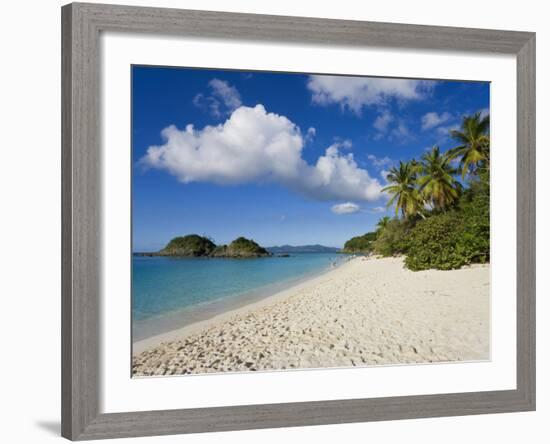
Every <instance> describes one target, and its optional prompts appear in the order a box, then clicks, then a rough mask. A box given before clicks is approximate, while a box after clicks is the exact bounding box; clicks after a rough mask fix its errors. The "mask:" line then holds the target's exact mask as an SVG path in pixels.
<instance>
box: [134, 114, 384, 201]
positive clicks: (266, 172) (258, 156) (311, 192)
mask: <svg viewBox="0 0 550 444" xmlns="http://www.w3.org/2000/svg"><path fill="white" fill-rule="evenodd" d="M162 137H163V139H164V141H165V142H164V144H163V145H159V146H151V147H149V148H148V150H147V153H146V154H145V156H144V157H143V158H142V159H141V160H140V161H139V163H140V164H141V165H142V166H143V167H146V168H155V169H159V170H164V171H167V172H169V173H170V174H172V175H173V176H175V177H177V178H178V180H180V181H181V182H183V183H190V182H210V183H215V184H220V185H226V184H245V183H262V182H263V183H266V182H267V183H278V184H281V185H283V186H285V187H287V188H288V189H291V190H294V191H296V192H299V193H301V194H302V195H304V196H307V197H309V198H312V199H316V200H355V201H374V200H377V199H379V198H380V197H383V193H381V189H382V185H381V184H380V182H379V181H378V179H376V178H373V177H371V176H370V175H369V173H368V171H367V170H364V169H361V168H360V167H359V166H358V165H357V163H356V161H355V159H354V157H353V153H342V152H341V149H342V148H343V147H345V146H346V144H347V142H337V143H334V144H333V145H331V146H330V147H328V148H327V149H326V151H325V153H324V155H322V156H320V157H319V158H318V159H317V161H316V162H315V163H314V164H309V163H307V162H306V161H305V160H304V159H303V158H302V150H303V148H304V143H305V137H304V136H303V135H302V133H301V131H300V129H299V128H298V126H297V125H295V124H294V123H293V122H291V121H290V120H289V119H287V118H286V117H285V116H282V115H278V114H275V113H269V112H267V111H266V110H265V108H264V107H263V105H256V106H255V107H246V106H241V107H239V108H237V109H236V110H235V111H234V112H233V113H232V114H231V116H230V117H229V118H228V119H227V120H226V121H225V122H224V123H222V124H219V125H216V126H206V127H204V128H203V129H196V128H194V127H193V125H187V126H186V127H185V129H178V128H176V127H175V126H173V125H171V126H169V127H167V128H165V129H164V130H163V131H162Z"/></svg>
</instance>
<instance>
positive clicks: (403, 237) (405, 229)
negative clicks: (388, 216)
mask: <svg viewBox="0 0 550 444" xmlns="http://www.w3.org/2000/svg"><path fill="white" fill-rule="evenodd" d="M413 225H414V223H413V222H412V221H410V220H407V219H404V220H399V219H393V220H391V221H390V222H389V223H388V224H387V225H386V227H385V228H384V229H383V230H380V232H379V234H378V237H377V239H376V241H375V242H374V244H373V250H374V252H375V253H376V254H380V255H382V256H395V255H399V254H403V253H405V252H406V251H407V247H408V244H407V238H408V234H409V231H410V229H411V227H412V226H413Z"/></svg>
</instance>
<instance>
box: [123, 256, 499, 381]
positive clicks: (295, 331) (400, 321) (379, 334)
mask: <svg viewBox="0 0 550 444" xmlns="http://www.w3.org/2000/svg"><path fill="white" fill-rule="evenodd" d="M132 359H133V362H132V374H133V376H159V375H181V374H201V373H211V372H235V371H239V372H240V371H258V370H285V369H298V368H300V369H306V368H328V367H350V366H368V365H388V364H407V363H433V362H454V361H483V360H488V359H490V267H489V265H474V266H469V267H465V268H462V269H459V270H450V271H442V270H426V271H418V272H413V271H410V270H407V269H405V268H404V266H403V258H366V257H357V258H354V259H351V260H349V261H347V262H346V263H344V264H342V265H340V266H339V267H337V268H336V269H332V270H329V271H328V272H326V273H323V274H321V275H319V276H317V277H314V278H312V279H309V280H306V281H305V282H302V283H300V284H298V285H295V286H292V287H290V288H288V289H286V290H283V291H280V292H278V293H275V294H274V295H271V296H269V297H266V298H264V299H262V300H260V301H257V302H254V303H252V304H247V305H245V306H243V307H240V308H237V309H234V310H230V311H227V312H225V313H223V314H220V315H218V316H214V317H213V318H210V319H208V320H205V321H201V322H197V323H194V324H191V325H188V326H186V327H183V328H180V329H175V330H172V331H170V332H167V333H165V334H161V335H157V336H154V337H151V338H149V339H146V340H143V341H137V342H136V343H135V344H133V358H132Z"/></svg>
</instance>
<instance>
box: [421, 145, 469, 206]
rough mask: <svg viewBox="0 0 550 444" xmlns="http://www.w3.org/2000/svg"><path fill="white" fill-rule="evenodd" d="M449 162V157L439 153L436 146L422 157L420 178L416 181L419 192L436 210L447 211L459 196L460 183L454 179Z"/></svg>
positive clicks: (453, 171)
mask: <svg viewBox="0 0 550 444" xmlns="http://www.w3.org/2000/svg"><path fill="white" fill-rule="evenodd" d="M450 161H451V158H450V157H449V156H445V155H442V154H441V153H440V151H439V147H438V146H434V147H433V148H432V150H431V151H430V152H429V153H426V154H424V156H422V164H421V176H419V177H418V179H417V183H418V185H419V191H420V192H421V194H422V196H423V197H424V199H425V201H426V202H429V203H430V204H431V205H432V207H433V208H435V209H437V210H442V211H443V210H445V209H447V208H448V207H449V206H450V205H452V204H453V203H454V202H455V201H456V200H457V199H458V197H459V195H460V191H461V185H460V182H458V181H457V180H455V178H454V175H455V174H456V173H457V171H456V170H455V169H454V168H453V167H451V165H450Z"/></svg>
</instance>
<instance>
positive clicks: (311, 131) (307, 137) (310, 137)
mask: <svg viewBox="0 0 550 444" xmlns="http://www.w3.org/2000/svg"><path fill="white" fill-rule="evenodd" d="M316 135H317V130H316V129H315V128H313V127H312V126H310V127H309V128H308V129H307V131H306V135H305V137H304V139H305V141H306V143H311V142H313V139H314V138H315V136H316Z"/></svg>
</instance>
